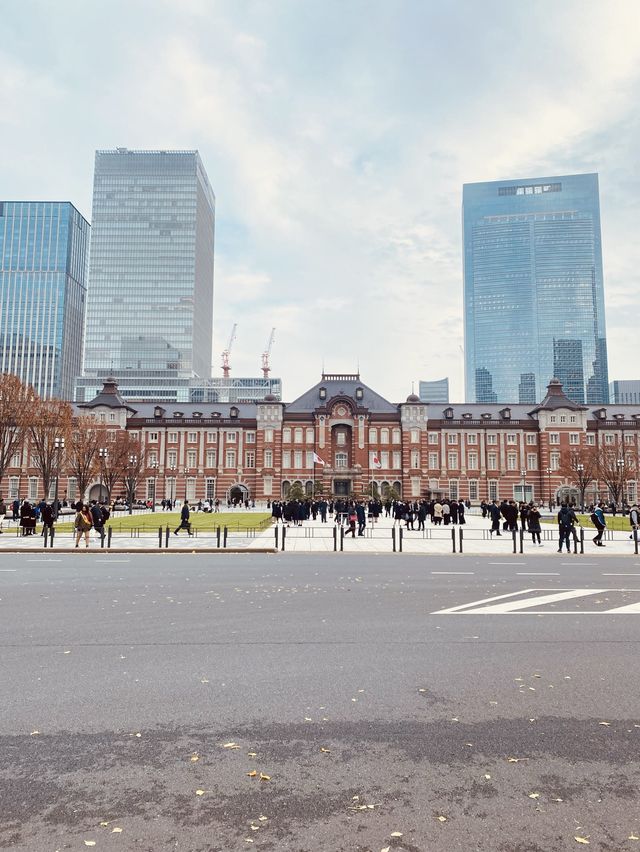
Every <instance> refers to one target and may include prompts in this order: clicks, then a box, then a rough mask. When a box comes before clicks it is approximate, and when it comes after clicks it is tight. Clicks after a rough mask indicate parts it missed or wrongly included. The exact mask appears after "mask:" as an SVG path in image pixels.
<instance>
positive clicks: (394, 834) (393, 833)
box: [389, 831, 402, 837]
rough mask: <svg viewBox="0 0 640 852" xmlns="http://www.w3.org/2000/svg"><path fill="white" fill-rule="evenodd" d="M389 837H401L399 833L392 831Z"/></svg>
mask: <svg viewBox="0 0 640 852" xmlns="http://www.w3.org/2000/svg"><path fill="white" fill-rule="evenodd" d="M389 837H402V832H401V831H392V832H391V834H390V835H389Z"/></svg>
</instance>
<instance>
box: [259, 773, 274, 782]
mask: <svg viewBox="0 0 640 852" xmlns="http://www.w3.org/2000/svg"><path fill="white" fill-rule="evenodd" d="M260 780H261V781H271V776H270V775H265V774H264V772H261V773H260Z"/></svg>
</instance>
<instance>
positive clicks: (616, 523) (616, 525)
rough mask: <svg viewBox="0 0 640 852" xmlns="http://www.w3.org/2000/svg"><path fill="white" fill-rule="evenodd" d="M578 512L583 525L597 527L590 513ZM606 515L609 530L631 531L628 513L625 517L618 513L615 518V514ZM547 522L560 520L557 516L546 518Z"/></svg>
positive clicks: (552, 522) (555, 522)
mask: <svg viewBox="0 0 640 852" xmlns="http://www.w3.org/2000/svg"><path fill="white" fill-rule="evenodd" d="M576 514H578V520H579V521H580V524H581V525H582V526H583V527H585V528H586V527H589V528H590V529H595V527H594V526H593V524H592V523H591V520H590V519H589V515H580V514H579V513H576ZM604 517H605V521H606V522H607V529H608V530H622V531H623V532H630V531H631V525H630V524H629V516H628V515H627V516H626V517H625V518H623V517H622V515H616V516H615V518H614V517H613V515H605V516H604ZM545 523H546V524H557V523H558V522H557V520H556V518H554V519H553V520H546V519H545Z"/></svg>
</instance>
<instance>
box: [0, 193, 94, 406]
mask: <svg viewBox="0 0 640 852" xmlns="http://www.w3.org/2000/svg"><path fill="white" fill-rule="evenodd" d="M89 230H90V229H89V223H88V222H87V221H86V220H85V219H84V218H83V217H82V216H81V215H80V213H79V212H78V211H77V210H76V208H75V207H74V206H73V205H72V204H69V203H68V202H50V201H4V202H0V249H1V254H0V372H7V373H13V374H14V375H17V376H19V377H20V379H22V381H24V382H28V383H29V384H31V385H33V387H34V388H35V390H36V391H37V392H38V393H39V394H40V395H41V396H42V397H44V398H50V397H54V396H55V397H62V398H64V399H72V397H73V381H74V378H75V376H76V375H77V374H78V372H79V370H80V367H81V363H82V331H83V323H84V312H85V298H86V277H87V259H88V246H89Z"/></svg>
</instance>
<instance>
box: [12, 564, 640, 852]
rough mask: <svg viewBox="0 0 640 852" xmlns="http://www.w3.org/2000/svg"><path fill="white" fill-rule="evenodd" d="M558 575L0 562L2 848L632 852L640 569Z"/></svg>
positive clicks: (546, 571)
mask: <svg viewBox="0 0 640 852" xmlns="http://www.w3.org/2000/svg"><path fill="white" fill-rule="evenodd" d="M461 565H462V566H464V567H463V568H461V567H460V566H461ZM550 569H551V566H550V565H549V560H548V559H547V558H546V557H543V556H540V555H539V554H538V553H537V552H536V553H535V554H532V555H529V554H527V555H525V556H523V557H520V556H517V557H513V556H511V557H508V558H506V557H505V558H499V557H489V558H486V557H481V556H469V557H468V558H467V559H466V560H465V561H464V562H462V563H461V562H460V560H459V559H458V558H457V557H455V558H454V557H453V555H449V556H434V558H433V560H430V561H429V562H425V561H423V560H416V559H406V560H402V559H399V558H398V557H397V556H393V555H392V554H379V555H377V556H373V555H370V554H340V553H338V554H322V553H316V554H311V555H309V556H308V557H306V558H305V559H299V558H298V557H297V556H296V555H295V554H293V555H291V554H287V553H285V554H282V553H278V554H268V555H266V554H251V553H246V554H230V555H229V558H228V559H224V558H222V559H220V558H217V557H216V558H213V557H212V556H211V555H210V554H196V555H191V554H176V553H173V554H171V553H170V554H167V555H166V556H164V557H163V558H158V555H157V554H145V553H139V554H133V553H131V554H120V555H118V554H115V553H114V554H106V555H105V554H102V553H98V552H95V551H90V552H89V554H86V555H84V556H83V558H77V557H76V555H75V554H66V553H59V554H55V553H54V554H47V555H43V554H8V555H4V556H3V555H1V554H0V645H1V646H2V650H1V659H2V677H3V683H4V684H5V685H6V686H8V685H10V688H5V690H4V691H3V712H2V714H1V715H0V802H1V803H2V807H1V809H0V848H10V849H12V850H14V852H40V851H41V850H42V852H49V850H51V852H54V850H61V852H62V850H65V852H81V850H82V851H83V852H84V850H86V849H87V848H88V847H89V848H93V847H94V846H95V849H96V850H97V852H99V850H119V852H134V850H135V852H164V850H167V852H168V850H178V852H214V850H215V852H236V850H238V852H239V850H245V849H251V848H254V849H263V850H268V852H274V850H277V851H278V852H302V851H303V850H304V852H380V850H385V849H388V850H390V852H391V850H393V852H469V850H483V852H516V850H517V852H563V850H571V849H574V848H578V843H579V841H577V840H576V838H584V839H585V840H587V841H588V842H589V845H590V846H591V848H593V849H598V850H604V852H607V851H608V852H623V850H627V849H630V850H631V849H634V848H636V846H635V845H634V844H636V845H637V843H638V842H640V841H637V840H636V838H637V837H638V836H640V816H639V814H638V810H637V807H636V804H637V801H638V797H639V795H640V762H639V761H638V753H639V750H638V745H639V742H640V739H639V738H640V715H638V699H637V696H638V692H639V690H640V672H639V670H638V666H637V658H638V646H639V641H640V617H638V616H640V606H639V603H640V559H637V558H630V557H611V558H606V559H603V558H593V559H591V558H590V559H588V560H587V559H586V558H585V559H583V560H577V559H576V560H565V559H560V558H558V560H557V561H554V565H553V571H551V570H550ZM596 616H597V617H596Z"/></svg>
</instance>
